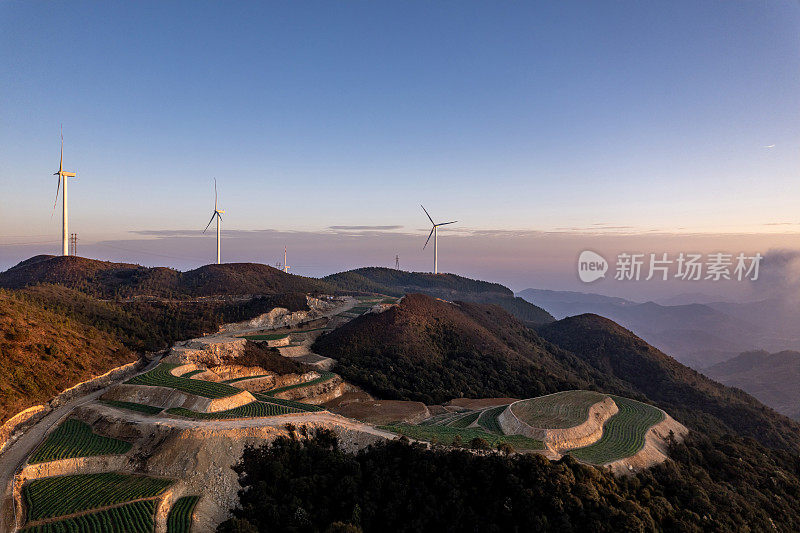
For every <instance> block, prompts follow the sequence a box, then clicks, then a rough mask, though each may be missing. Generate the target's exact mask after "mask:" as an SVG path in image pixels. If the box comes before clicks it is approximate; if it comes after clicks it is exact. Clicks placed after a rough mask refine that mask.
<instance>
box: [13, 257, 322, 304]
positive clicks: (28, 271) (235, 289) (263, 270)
mask: <svg viewBox="0 0 800 533" xmlns="http://www.w3.org/2000/svg"><path fill="white" fill-rule="evenodd" d="M38 283H53V284H59V285H63V286H65V287H68V288H72V289H77V290H80V291H81V292H84V293H86V294H89V295H91V296H96V297H99V298H105V299H108V298H132V297H168V298H186V297H198V296H221V295H270V294H283V293H292V292H299V293H319V292H331V291H332V290H333V288H332V287H331V286H329V285H328V284H326V283H324V282H322V281H320V280H318V279H313V278H304V277H302V276H295V275H293V274H288V273H285V272H282V271H280V270H278V269H276V268H273V267H271V266H268V265H262V264H257V263H225V264H222V265H205V266H202V267H200V268H197V269H195V270H189V271H187V272H180V271H178V270H174V269H171V268H164V267H156V268H148V267H143V266H140V265H131V264H126V263H111V262H108V261H98V260H95V259H87V258H83V257H75V256H51V255H38V256H36V257H32V258H30V259H28V260H26V261H23V262H21V263H19V264H18V265H16V266H14V267H12V268H10V269H8V270H7V271H5V272H2V273H0V287H4V288H9V289H19V288H22V287H26V286H29V285H35V284H38Z"/></svg>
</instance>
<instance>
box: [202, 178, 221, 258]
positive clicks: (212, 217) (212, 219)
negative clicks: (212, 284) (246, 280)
mask: <svg viewBox="0 0 800 533" xmlns="http://www.w3.org/2000/svg"><path fill="white" fill-rule="evenodd" d="M224 214H225V211H224V210H222V211H221V210H219V209H218V208H217V178H214V213H213V214H212V215H211V220H209V221H208V225H207V226H206V229H204V230H203V233H205V232H206V230H208V226H210V225H211V223H212V222H214V219H215V218H216V219H217V264H220V263H221V262H222V261H221V260H220V242H219V241H220V237H219V231H220V228H221V226H222V215H224Z"/></svg>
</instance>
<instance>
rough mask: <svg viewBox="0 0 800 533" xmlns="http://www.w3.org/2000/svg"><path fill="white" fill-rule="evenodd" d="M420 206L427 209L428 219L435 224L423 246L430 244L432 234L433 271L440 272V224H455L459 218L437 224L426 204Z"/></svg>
mask: <svg viewBox="0 0 800 533" xmlns="http://www.w3.org/2000/svg"><path fill="white" fill-rule="evenodd" d="M420 207H421V208H422V210H423V211H425V214H426V215H428V220H430V221H431V224H432V225H433V227H432V228H431V233H430V235H428V240H427V241H425V246H423V247H422V249H423V250H424V249H425V247H426V246H428V243H429V242H430V240H431V236H433V273H434V274H438V273H439V231H438V229H439V226H446V225H448V224H455V223H456V222H458V220H453V221H451V222H440V223H439V224H437V223H436V222H434V221H433V219H432V218H431V215H430V213H428V210H427V209H425V206H424V205H420Z"/></svg>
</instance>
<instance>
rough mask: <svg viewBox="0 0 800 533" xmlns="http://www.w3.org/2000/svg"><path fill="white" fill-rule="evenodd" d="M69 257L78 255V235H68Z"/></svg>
mask: <svg viewBox="0 0 800 533" xmlns="http://www.w3.org/2000/svg"><path fill="white" fill-rule="evenodd" d="M69 255H78V234H77V233H70V234H69Z"/></svg>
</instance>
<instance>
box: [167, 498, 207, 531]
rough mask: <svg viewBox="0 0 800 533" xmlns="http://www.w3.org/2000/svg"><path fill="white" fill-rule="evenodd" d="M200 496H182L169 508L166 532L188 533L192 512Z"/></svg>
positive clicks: (190, 526)
mask: <svg viewBox="0 0 800 533" xmlns="http://www.w3.org/2000/svg"><path fill="white" fill-rule="evenodd" d="M198 501H200V496H184V497H183V498H180V499H179V500H178V501H177V502H175V504H174V505H173V506H172V509H170V510H169V516H167V533H189V531H190V530H191V528H192V514H193V513H194V508H195V506H197V502H198Z"/></svg>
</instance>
